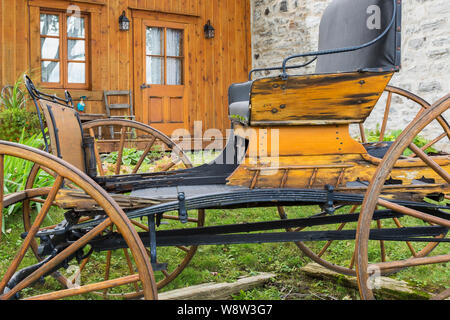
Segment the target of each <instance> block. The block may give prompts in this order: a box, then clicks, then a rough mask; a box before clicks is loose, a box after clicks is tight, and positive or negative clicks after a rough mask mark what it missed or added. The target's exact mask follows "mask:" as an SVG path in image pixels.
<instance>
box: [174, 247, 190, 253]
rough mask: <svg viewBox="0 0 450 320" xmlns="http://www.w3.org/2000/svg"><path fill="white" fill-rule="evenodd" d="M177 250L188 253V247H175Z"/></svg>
mask: <svg viewBox="0 0 450 320" xmlns="http://www.w3.org/2000/svg"><path fill="white" fill-rule="evenodd" d="M177 248H178V249H180V250H183V251H184V252H189V251H190V249H189V248H188V247H185V246H177Z"/></svg>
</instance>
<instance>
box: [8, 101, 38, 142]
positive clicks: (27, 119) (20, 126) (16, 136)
mask: <svg viewBox="0 0 450 320" xmlns="http://www.w3.org/2000/svg"><path fill="white" fill-rule="evenodd" d="M40 130H41V129H40V124H39V118H38V116H37V114H36V113H32V112H29V111H27V110H26V109H25V108H13V109H3V110H2V111H1V112H0V140H6V141H13V142H18V141H19V140H20V138H21V136H22V131H24V132H25V138H29V137H31V136H33V135H36V134H39V133H40Z"/></svg>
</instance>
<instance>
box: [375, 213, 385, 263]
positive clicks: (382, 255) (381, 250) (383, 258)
mask: <svg viewBox="0 0 450 320" xmlns="http://www.w3.org/2000/svg"><path fill="white" fill-rule="evenodd" d="M377 228H378V229H382V226H381V221H380V220H377ZM380 253H381V261H383V262H385V261H386V248H385V246H384V241H383V240H380Z"/></svg>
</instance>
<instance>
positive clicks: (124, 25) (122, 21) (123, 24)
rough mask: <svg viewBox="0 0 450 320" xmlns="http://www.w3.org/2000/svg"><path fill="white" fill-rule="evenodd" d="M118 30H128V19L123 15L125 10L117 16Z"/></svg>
mask: <svg viewBox="0 0 450 320" xmlns="http://www.w3.org/2000/svg"><path fill="white" fill-rule="evenodd" d="M119 30H120V31H128V30H130V20H128V18H127V16H126V15H125V11H123V12H122V15H121V16H120V17H119Z"/></svg>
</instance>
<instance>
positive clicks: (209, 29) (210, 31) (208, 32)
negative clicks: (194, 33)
mask: <svg viewBox="0 0 450 320" xmlns="http://www.w3.org/2000/svg"><path fill="white" fill-rule="evenodd" d="M204 31H205V38H206V39H212V38H214V36H215V34H216V30H215V29H214V27H213V26H212V25H211V21H210V20H208V22H207V23H206V24H205V27H204Z"/></svg>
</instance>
